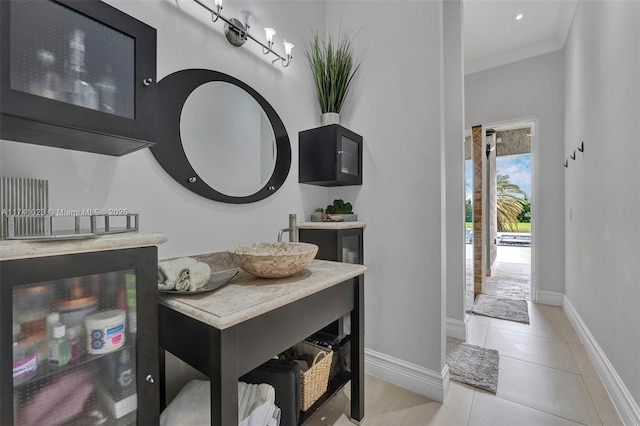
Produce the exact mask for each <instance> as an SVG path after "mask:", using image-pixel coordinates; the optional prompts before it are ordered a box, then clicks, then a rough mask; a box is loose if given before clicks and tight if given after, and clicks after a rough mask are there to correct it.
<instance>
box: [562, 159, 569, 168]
mask: <svg viewBox="0 0 640 426" xmlns="http://www.w3.org/2000/svg"><path fill="white" fill-rule="evenodd" d="M562 165H563V166H564V167H569V160H567V159H565V160H564V163H562Z"/></svg>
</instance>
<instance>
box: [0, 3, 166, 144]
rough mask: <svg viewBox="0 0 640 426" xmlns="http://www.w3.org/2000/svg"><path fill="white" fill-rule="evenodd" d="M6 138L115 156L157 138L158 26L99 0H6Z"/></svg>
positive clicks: (2, 71) (2, 12) (1, 68)
mask: <svg viewBox="0 0 640 426" xmlns="http://www.w3.org/2000/svg"><path fill="white" fill-rule="evenodd" d="M0 16H1V17H0V20H1V22H0V23H1V27H0V34H1V36H2V37H1V39H2V42H1V50H0V57H1V60H2V62H1V64H0V76H1V80H2V83H1V91H2V100H1V101H0V108H1V112H2V117H1V120H0V138H2V139H6V140H11V141H18V142H27V143H33V144H38V145H48V146H54V147H59V148H68V149H74V150H79V151H88V152H95V153H100V154H108V155H116V156H120V155H124V154H127V153H129V152H132V151H136V150H138V149H141V148H144V147H147V146H149V145H152V144H153V143H154V141H155V137H156V98H157V93H156V81H155V80H156V30H155V29H154V28H152V27H150V26H148V25H146V24H144V23H142V22H140V21H138V20H136V19H134V18H132V17H131V16H129V15H127V14H125V13H122V12H121V11H119V10H117V9H115V8H113V7H111V6H109V5H107V4H106V3H103V2H101V1H98V0H86V1H68V0H39V1H15V0H14V1H1V2H0Z"/></svg>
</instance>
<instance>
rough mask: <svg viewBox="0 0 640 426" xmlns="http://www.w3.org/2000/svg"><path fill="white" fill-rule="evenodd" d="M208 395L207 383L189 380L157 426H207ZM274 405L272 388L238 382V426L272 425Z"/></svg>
mask: <svg viewBox="0 0 640 426" xmlns="http://www.w3.org/2000/svg"><path fill="white" fill-rule="evenodd" d="M269 388H270V389H269ZM210 395H211V384H210V382H209V381H208V380H191V381H190V382H189V383H187V384H186V385H185V386H184V387H183V388H182V390H181V391H180V392H179V393H178V395H177V396H176V397H175V399H174V400H173V401H171V403H170V404H169V406H168V407H167V408H166V409H165V410H164V411H163V412H162V414H161V415H160V426H192V425H208V424H211V404H210V402H211V399H210V398H211V396H210ZM274 402H275V390H274V388H273V386H271V385H269V384H266V383H262V384H259V385H254V384H247V383H243V382H238V419H239V421H238V423H239V424H241V425H242V426H245V425H246V426H257V425H260V426H272V425H273V426H276V425H277V424H278V423H279V421H278V419H279V410H280V409H279V408H278V407H277V406H276V405H275V404H274ZM253 412H256V413H255V414H253ZM252 414H253V417H252ZM245 419H250V420H245ZM243 420H245V422H244V423H243ZM259 422H260V423H259Z"/></svg>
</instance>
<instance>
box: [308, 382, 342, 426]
mask: <svg viewBox="0 0 640 426" xmlns="http://www.w3.org/2000/svg"><path fill="white" fill-rule="evenodd" d="M350 380H351V373H349V372H348V371H341V372H340V373H338V374H337V375H336V376H335V377H334V378H333V379H331V381H329V385H328V386H327V391H326V392H325V393H324V394H322V396H320V398H318V400H317V401H316V402H315V403H314V404H313V405H312V406H311V407H309V409H308V410H307V411H301V412H300V421H299V422H298V424H300V425H302V424H304V423H306V422H307V420H309V419H310V418H311V416H313V414H314V413H315V412H316V411H318V410H319V409H320V408H321V407H322V406H323V405H324V404H326V403H327V402H328V401H329V400H330V399H331V398H333V397H334V396H335V395H336V394H337V393H338V392H340V390H342V388H343V387H344V386H345V385H346V384H347V383H349V381H350Z"/></svg>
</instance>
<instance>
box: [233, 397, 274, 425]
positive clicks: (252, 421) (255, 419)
mask: <svg viewBox="0 0 640 426" xmlns="http://www.w3.org/2000/svg"><path fill="white" fill-rule="evenodd" d="M280 414H281V413H280V408H278V406H277V405H275V404H274V403H272V402H269V401H267V402H265V403H263V404H262V405H259V406H258V407H256V408H254V409H253V411H251V413H249V415H248V416H247V417H245V418H244V419H241V420H240V426H278V425H279V424H280Z"/></svg>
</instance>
